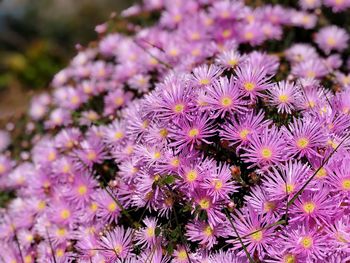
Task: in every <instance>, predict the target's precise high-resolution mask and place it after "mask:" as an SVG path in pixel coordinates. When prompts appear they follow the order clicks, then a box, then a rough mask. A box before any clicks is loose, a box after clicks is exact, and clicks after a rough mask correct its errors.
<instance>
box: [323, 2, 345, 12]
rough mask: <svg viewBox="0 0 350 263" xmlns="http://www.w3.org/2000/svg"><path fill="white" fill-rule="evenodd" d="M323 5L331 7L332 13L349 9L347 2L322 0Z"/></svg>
mask: <svg viewBox="0 0 350 263" xmlns="http://www.w3.org/2000/svg"><path fill="white" fill-rule="evenodd" d="M323 2H324V5H325V6H328V7H331V8H332V11H333V12H341V11H344V10H346V9H347V8H349V7H350V1H349V0H324V1H323Z"/></svg>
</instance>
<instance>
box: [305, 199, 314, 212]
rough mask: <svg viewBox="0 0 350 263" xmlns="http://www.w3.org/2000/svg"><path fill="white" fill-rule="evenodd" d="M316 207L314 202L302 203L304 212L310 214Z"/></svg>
mask: <svg viewBox="0 0 350 263" xmlns="http://www.w3.org/2000/svg"><path fill="white" fill-rule="evenodd" d="M315 208H316V205H315V203H314V202H311V201H310V202H306V203H305V204H304V205H303V209H304V211H305V212H306V213H308V214H311V213H312V212H313V211H314V210H315Z"/></svg>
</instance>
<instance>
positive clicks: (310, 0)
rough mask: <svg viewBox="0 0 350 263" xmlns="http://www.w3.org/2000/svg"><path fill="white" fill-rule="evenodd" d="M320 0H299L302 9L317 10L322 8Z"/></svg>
mask: <svg viewBox="0 0 350 263" xmlns="http://www.w3.org/2000/svg"><path fill="white" fill-rule="evenodd" d="M321 4H322V3H321V1H320V0H299V5H300V7H301V8H302V9H304V10H306V9H316V8H318V7H320V6H321Z"/></svg>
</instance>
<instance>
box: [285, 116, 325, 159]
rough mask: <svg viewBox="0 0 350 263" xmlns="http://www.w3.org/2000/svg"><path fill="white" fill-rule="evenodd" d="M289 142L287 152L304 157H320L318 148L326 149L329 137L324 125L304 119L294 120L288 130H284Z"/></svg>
mask: <svg viewBox="0 0 350 263" xmlns="http://www.w3.org/2000/svg"><path fill="white" fill-rule="evenodd" d="M283 132H284V133H285V135H286V140H287V147H286V149H287V151H288V152H289V153H290V154H291V155H293V156H298V157H299V158H300V157H303V156H306V157H312V156H320V154H319V153H318V152H317V148H318V147H324V146H326V143H327V136H326V133H325V131H324V129H323V127H322V123H320V122H318V121H315V120H312V119H309V118H304V120H301V119H296V118H295V119H294V120H293V122H292V123H290V124H289V125H288V129H283Z"/></svg>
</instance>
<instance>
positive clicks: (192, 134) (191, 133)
mask: <svg viewBox="0 0 350 263" xmlns="http://www.w3.org/2000/svg"><path fill="white" fill-rule="evenodd" d="M198 134H199V130H198V129H197V128H192V129H191V130H189V131H188V136H190V137H191V138H193V137H196V136H197V135H198Z"/></svg>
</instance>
